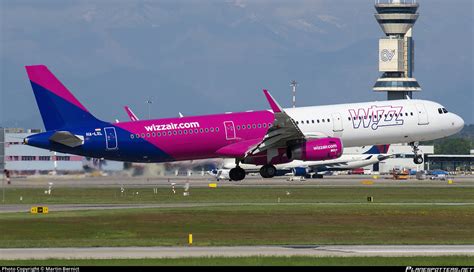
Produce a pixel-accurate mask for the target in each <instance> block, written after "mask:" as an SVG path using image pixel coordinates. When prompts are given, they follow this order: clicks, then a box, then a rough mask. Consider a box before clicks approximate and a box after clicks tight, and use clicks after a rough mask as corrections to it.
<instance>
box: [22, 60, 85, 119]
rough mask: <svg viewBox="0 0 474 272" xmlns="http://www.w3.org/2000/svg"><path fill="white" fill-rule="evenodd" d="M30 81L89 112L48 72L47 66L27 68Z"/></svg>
mask: <svg viewBox="0 0 474 272" xmlns="http://www.w3.org/2000/svg"><path fill="white" fill-rule="evenodd" d="M25 68H26V72H27V73H28V77H29V78H30V81H31V82H33V83H36V84H38V85H40V86H41V87H43V88H45V89H47V90H48V91H50V92H52V93H54V94H55V95H57V96H59V97H61V98H63V99H64V100H66V101H68V102H69V103H71V104H73V105H75V106H77V107H79V108H80V109H82V110H84V111H86V112H89V111H88V110H87V109H86V108H85V107H84V106H83V105H82V104H81V102H79V101H78V100H77V99H76V98H75V97H74V96H73V95H72V94H71V92H70V91H69V90H68V89H67V88H66V87H64V85H63V84H62V83H61V82H60V81H59V80H58V79H57V78H56V77H55V76H54V75H53V73H51V72H50V71H49V70H48V67H46V66H45V65H31V66H25Z"/></svg>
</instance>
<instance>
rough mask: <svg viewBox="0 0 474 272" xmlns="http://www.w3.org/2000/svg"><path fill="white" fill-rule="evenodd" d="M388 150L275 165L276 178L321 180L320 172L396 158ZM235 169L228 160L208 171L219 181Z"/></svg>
mask: <svg viewBox="0 0 474 272" xmlns="http://www.w3.org/2000/svg"><path fill="white" fill-rule="evenodd" d="M388 148H389V145H377V146H376V145H374V146H372V147H371V148H370V149H369V150H367V151H366V152H364V153H362V154H345V153H343V155H342V156H341V157H339V158H337V159H334V160H325V161H301V160H293V161H291V162H288V163H283V164H278V165H275V167H276V169H277V173H276V174H275V176H282V175H287V174H292V175H294V176H307V175H310V174H312V173H314V174H315V175H312V176H313V177H316V178H321V177H322V175H319V174H318V173H319V172H325V171H343V170H351V169H356V168H361V167H365V166H368V165H372V164H375V163H378V162H381V161H384V160H386V159H388V158H390V157H393V156H395V154H386V153H387V151H388ZM382 153H384V154H382ZM233 167H234V162H233V161H232V160H229V159H226V160H225V161H224V163H223V164H222V166H221V168H216V169H212V170H210V171H207V173H208V174H209V175H211V176H213V177H215V178H216V179H217V180H230V177H229V172H230V170H231V169H232V168H233ZM240 167H242V168H243V169H244V170H245V172H246V173H258V172H259V170H260V167H259V166H257V165H252V164H244V163H241V164H240Z"/></svg>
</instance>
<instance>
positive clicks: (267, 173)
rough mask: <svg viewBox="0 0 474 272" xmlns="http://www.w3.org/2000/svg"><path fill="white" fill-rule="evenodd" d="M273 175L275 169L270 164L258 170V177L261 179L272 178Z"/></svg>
mask: <svg viewBox="0 0 474 272" xmlns="http://www.w3.org/2000/svg"><path fill="white" fill-rule="evenodd" d="M275 174H276V168H275V166H273V165H271V164H267V165H264V166H262V167H261V168H260V175H261V176H262V178H273V177H274V176H275Z"/></svg>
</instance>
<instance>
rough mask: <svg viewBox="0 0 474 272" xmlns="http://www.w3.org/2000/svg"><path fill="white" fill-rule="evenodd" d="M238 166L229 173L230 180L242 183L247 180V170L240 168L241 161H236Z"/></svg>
mask: <svg viewBox="0 0 474 272" xmlns="http://www.w3.org/2000/svg"><path fill="white" fill-rule="evenodd" d="M235 163H236V164H237V165H236V166H235V168H232V169H230V171H229V178H230V180H232V181H241V180H243V179H244V178H245V170H244V169H242V167H240V166H239V161H238V160H235Z"/></svg>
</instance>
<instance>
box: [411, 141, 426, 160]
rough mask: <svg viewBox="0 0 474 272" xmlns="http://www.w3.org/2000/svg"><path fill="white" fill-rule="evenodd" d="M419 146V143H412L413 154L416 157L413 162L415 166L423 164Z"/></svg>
mask: <svg viewBox="0 0 474 272" xmlns="http://www.w3.org/2000/svg"><path fill="white" fill-rule="evenodd" d="M418 144H419V143H418V142H413V143H410V145H411V147H412V148H413V154H414V155H415V157H414V158H413V162H414V163H415V164H422V163H423V155H421V154H418V152H419V151H420V149H419V148H418Z"/></svg>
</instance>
